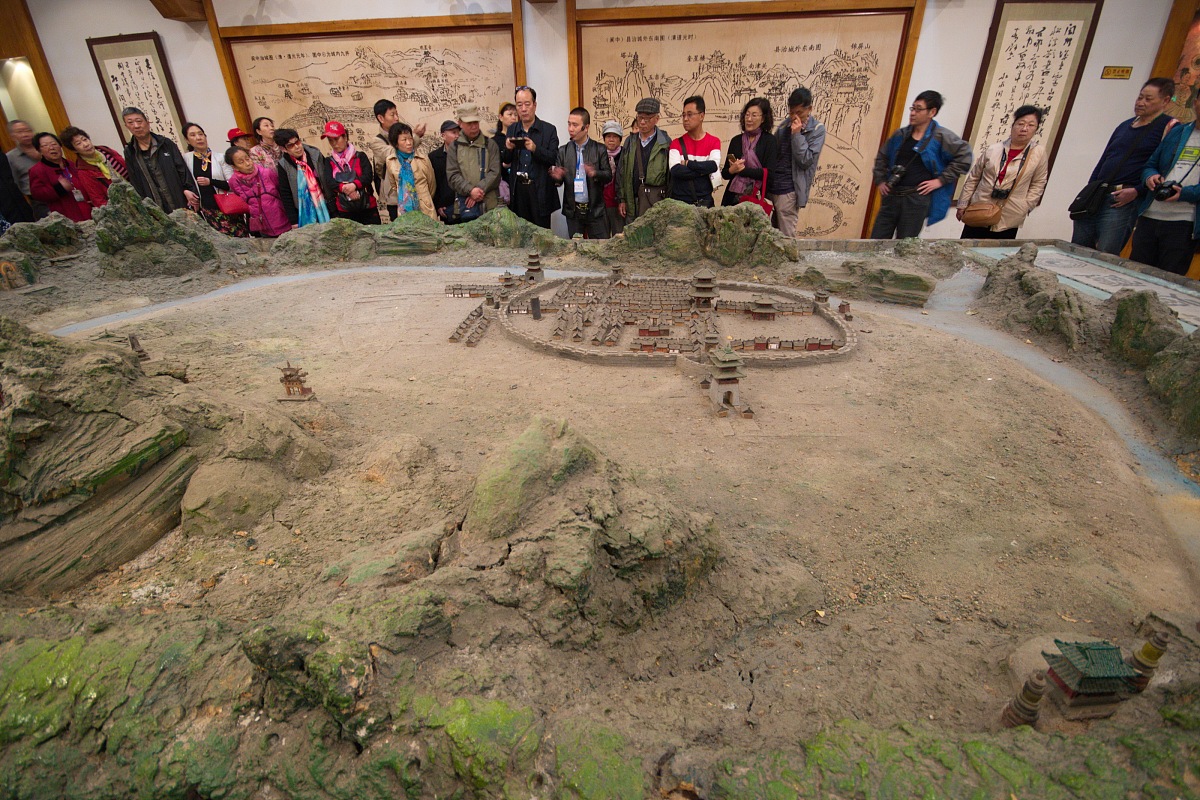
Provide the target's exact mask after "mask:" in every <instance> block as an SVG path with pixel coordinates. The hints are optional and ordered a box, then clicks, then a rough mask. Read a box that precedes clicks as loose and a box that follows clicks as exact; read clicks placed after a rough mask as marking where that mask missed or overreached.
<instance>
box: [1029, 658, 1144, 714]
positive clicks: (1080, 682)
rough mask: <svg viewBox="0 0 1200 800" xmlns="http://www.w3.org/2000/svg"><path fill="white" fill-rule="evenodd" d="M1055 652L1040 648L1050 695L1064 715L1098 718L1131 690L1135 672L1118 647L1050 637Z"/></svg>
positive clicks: (1113, 707) (1109, 710)
mask: <svg viewBox="0 0 1200 800" xmlns="http://www.w3.org/2000/svg"><path fill="white" fill-rule="evenodd" d="M1054 644H1055V645H1057V646H1058V649H1059V652H1058V653H1049V652H1043V653H1042V656H1043V657H1044V658H1045V659H1046V663H1047V664H1049V665H1050V669H1048V670H1046V678H1047V681H1048V682H1049V684H1050V687H1051V694H1050V696H1051V697H1053V698H1054V700H1055V702H1056V703H1058V705H1059V709H1060V710H1061V711H1062V712H1063V716H1064V717H1066V718H1067V719H1100V718H1103V717H1109V716H1112V714H1113V712H1114V711H1115V710H1116V707H1117V704H1118V703H1119V702H1120V701H1121V700H1123V699H1124V695H1126V694H1129V693H1130V692H1131V690H1132V685H1131V679H1133V678H1136V677H1137V673H1136V672H1134V671H1133V670H1132V669H1130V667H1129V665H1128V664H1126V663H1125V661H1124V660H1123V659H1122V657H1121V648H1119V647H1117V646H1116V645H1115V644H1111V643H1110V642H1064V641H1061V640H1059V639H1055V640H1054Z"/></svg>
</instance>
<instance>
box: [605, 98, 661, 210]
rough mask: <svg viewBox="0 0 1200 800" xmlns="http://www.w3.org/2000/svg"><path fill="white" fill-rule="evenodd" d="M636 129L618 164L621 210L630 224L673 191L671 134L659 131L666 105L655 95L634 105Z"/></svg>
mask: <svg viewBox="0 0 1200 800" xmlns="http://www.w3.org/2000/svg"><path fill="white" fill-rule="evenodd" d="M633 110H634V113H635V114H637V117H636V118H635V123H634V125H635V128H634V132H633V133H631V134H629V137H628V138H627V139H625V145H624V147H623V148H622V149H621V158H620V159H619V160H618V162H617V166H618V167H619V168H620V170H621V180H620V181H619V182H618V184H617V199H618V200H619V201H620V202H619V203H618V204H617V211H618V213H620V215H621V216H622V217H624V218H625V222H626V224H628V223H630V222H633V221H634V220H635V219H637V218H638V217H640V216H641V215H643V214H645V213H646V212H647V211H649V210H650V207H651V206H653V205H654V204H655V203H657V202H659V201H660V200H664V199H666V198H667V197H668V195H669V194H670V190H671V187H670V185H669V184H670V174H669V170H670V164H669V152H670V149H671V137H670V136H668V135H667V132H666V131H663V130H659V128H658V116H659V112H660V111H661V110H662V105H661V104H660V103H659V102H658V101H657V100H655V99H654V98H653V97H644V98H642V99H641V100H639V101H638V104H637V105H636V106H634V109H633Z"/></svg>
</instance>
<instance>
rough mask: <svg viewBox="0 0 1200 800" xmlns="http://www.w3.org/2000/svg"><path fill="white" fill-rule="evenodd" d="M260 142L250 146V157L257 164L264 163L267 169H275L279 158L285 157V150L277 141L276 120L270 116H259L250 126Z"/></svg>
mask: <svg viewBox="0 0 1200 800" xmlns="http://www.w3.org/2000/svg"><path fill="white" fill-rule="evenodd" d="M250 127H251V128H253V129H254V135H255V136H256V137H257V139H258V144H256V145H254V147H251V148H250V158H251V159H252V160H253V161H254V163H255V164H262V165H263V166H264V167H266V168H267V169H275V167H276V166H278V164H279V159H281V158H283V150H282V149H281V148H280V146H279V145H278V144H277V143H276V142H275V122H274V120H272V119H271V118H270V117H259V118H258V119H256V120H254V124H253V125H251V126H250Z"/></svg>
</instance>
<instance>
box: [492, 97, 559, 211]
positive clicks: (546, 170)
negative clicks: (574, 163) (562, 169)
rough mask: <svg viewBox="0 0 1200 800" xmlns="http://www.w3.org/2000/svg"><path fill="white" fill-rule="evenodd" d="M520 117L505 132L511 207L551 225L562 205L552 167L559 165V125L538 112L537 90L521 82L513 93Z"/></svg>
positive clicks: (504, 155) (503, 158)
mask: <svg viewBox="0 0 1200 800" xmlns="http://www.w3.org/2000/svg"><path fill="white" fill-rule="evenodd" d="M513 102H514V103H515V104H516V106H517V121H516V122H514V123H513V124H512V125H509V126H508V130H507V131H506V132H505V133H506V135H507V136H508V138H507V139H505V140H504V152H502V153H501V154H500V158H501V159H502V160H503V161H504V163H505V164H512V199H511V200H510V201H509V203H508V207H509V208H510V209H512V212H513V213H514V214H516V215H517V216H518V217H520V218H521V219H527V220H529V221H530V222H532V223H533V224H534V225H537V226H539V227H542V228H549V227H550V215H551V214H553V213H554V212H555V211H557V210H558V208H559V202H558V189H557V188H556V187H555V184H554V179H553V178H551V177H550V168H551V167H554V166H557V165H558V129H557V128H555V127H554V126H553V125H551V124H550V123H549V122H546V121H545V120H544V119H541V118H539V117H538V116H537V92H535V91H534V90H533V89H531V88H530V87H528V86H518V87H517V91H516V92H515V93H514V94H513Z"/></svg>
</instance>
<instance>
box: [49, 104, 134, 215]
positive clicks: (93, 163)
mask: <svg viewBox="0 0 1200 800" xmlns="http://www.w3.org/2000/svg"><path fill="white" fill-rule="evenodd" d="M60 137H61V139H62V143H63V147H65V148H67V149H68V150H72V151H74V152H75V170H76V172H78V173H79V174H80V175H81V176H83V178H84V180H83V181H82V183H83V186H82V187H81V188H82V189H83V192H84V194H85V195H87V198H88V200H89V202H91V204H92V207H93V208H99V207H100V206H102V205H105V204H107V203H108V187H109V186H111V185H112V183H113V181H118V180H128V179H129V168H128V167H126V166H125V159H124V158H123V157H122V156H121V154H120V153H118V152H117V151H116V150H113V149H112V148H111V147H105V146H104V145H102V144H101V145H98V144H93V143H92V137H90V136H88V135H87V131H85V130H83V129H82V128H76V127H75V126H73V125H72V126H70V127H67V128H64V129H63V132H62V133H61V134H60ZM97 190H98V191H97Z"/></svg>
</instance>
